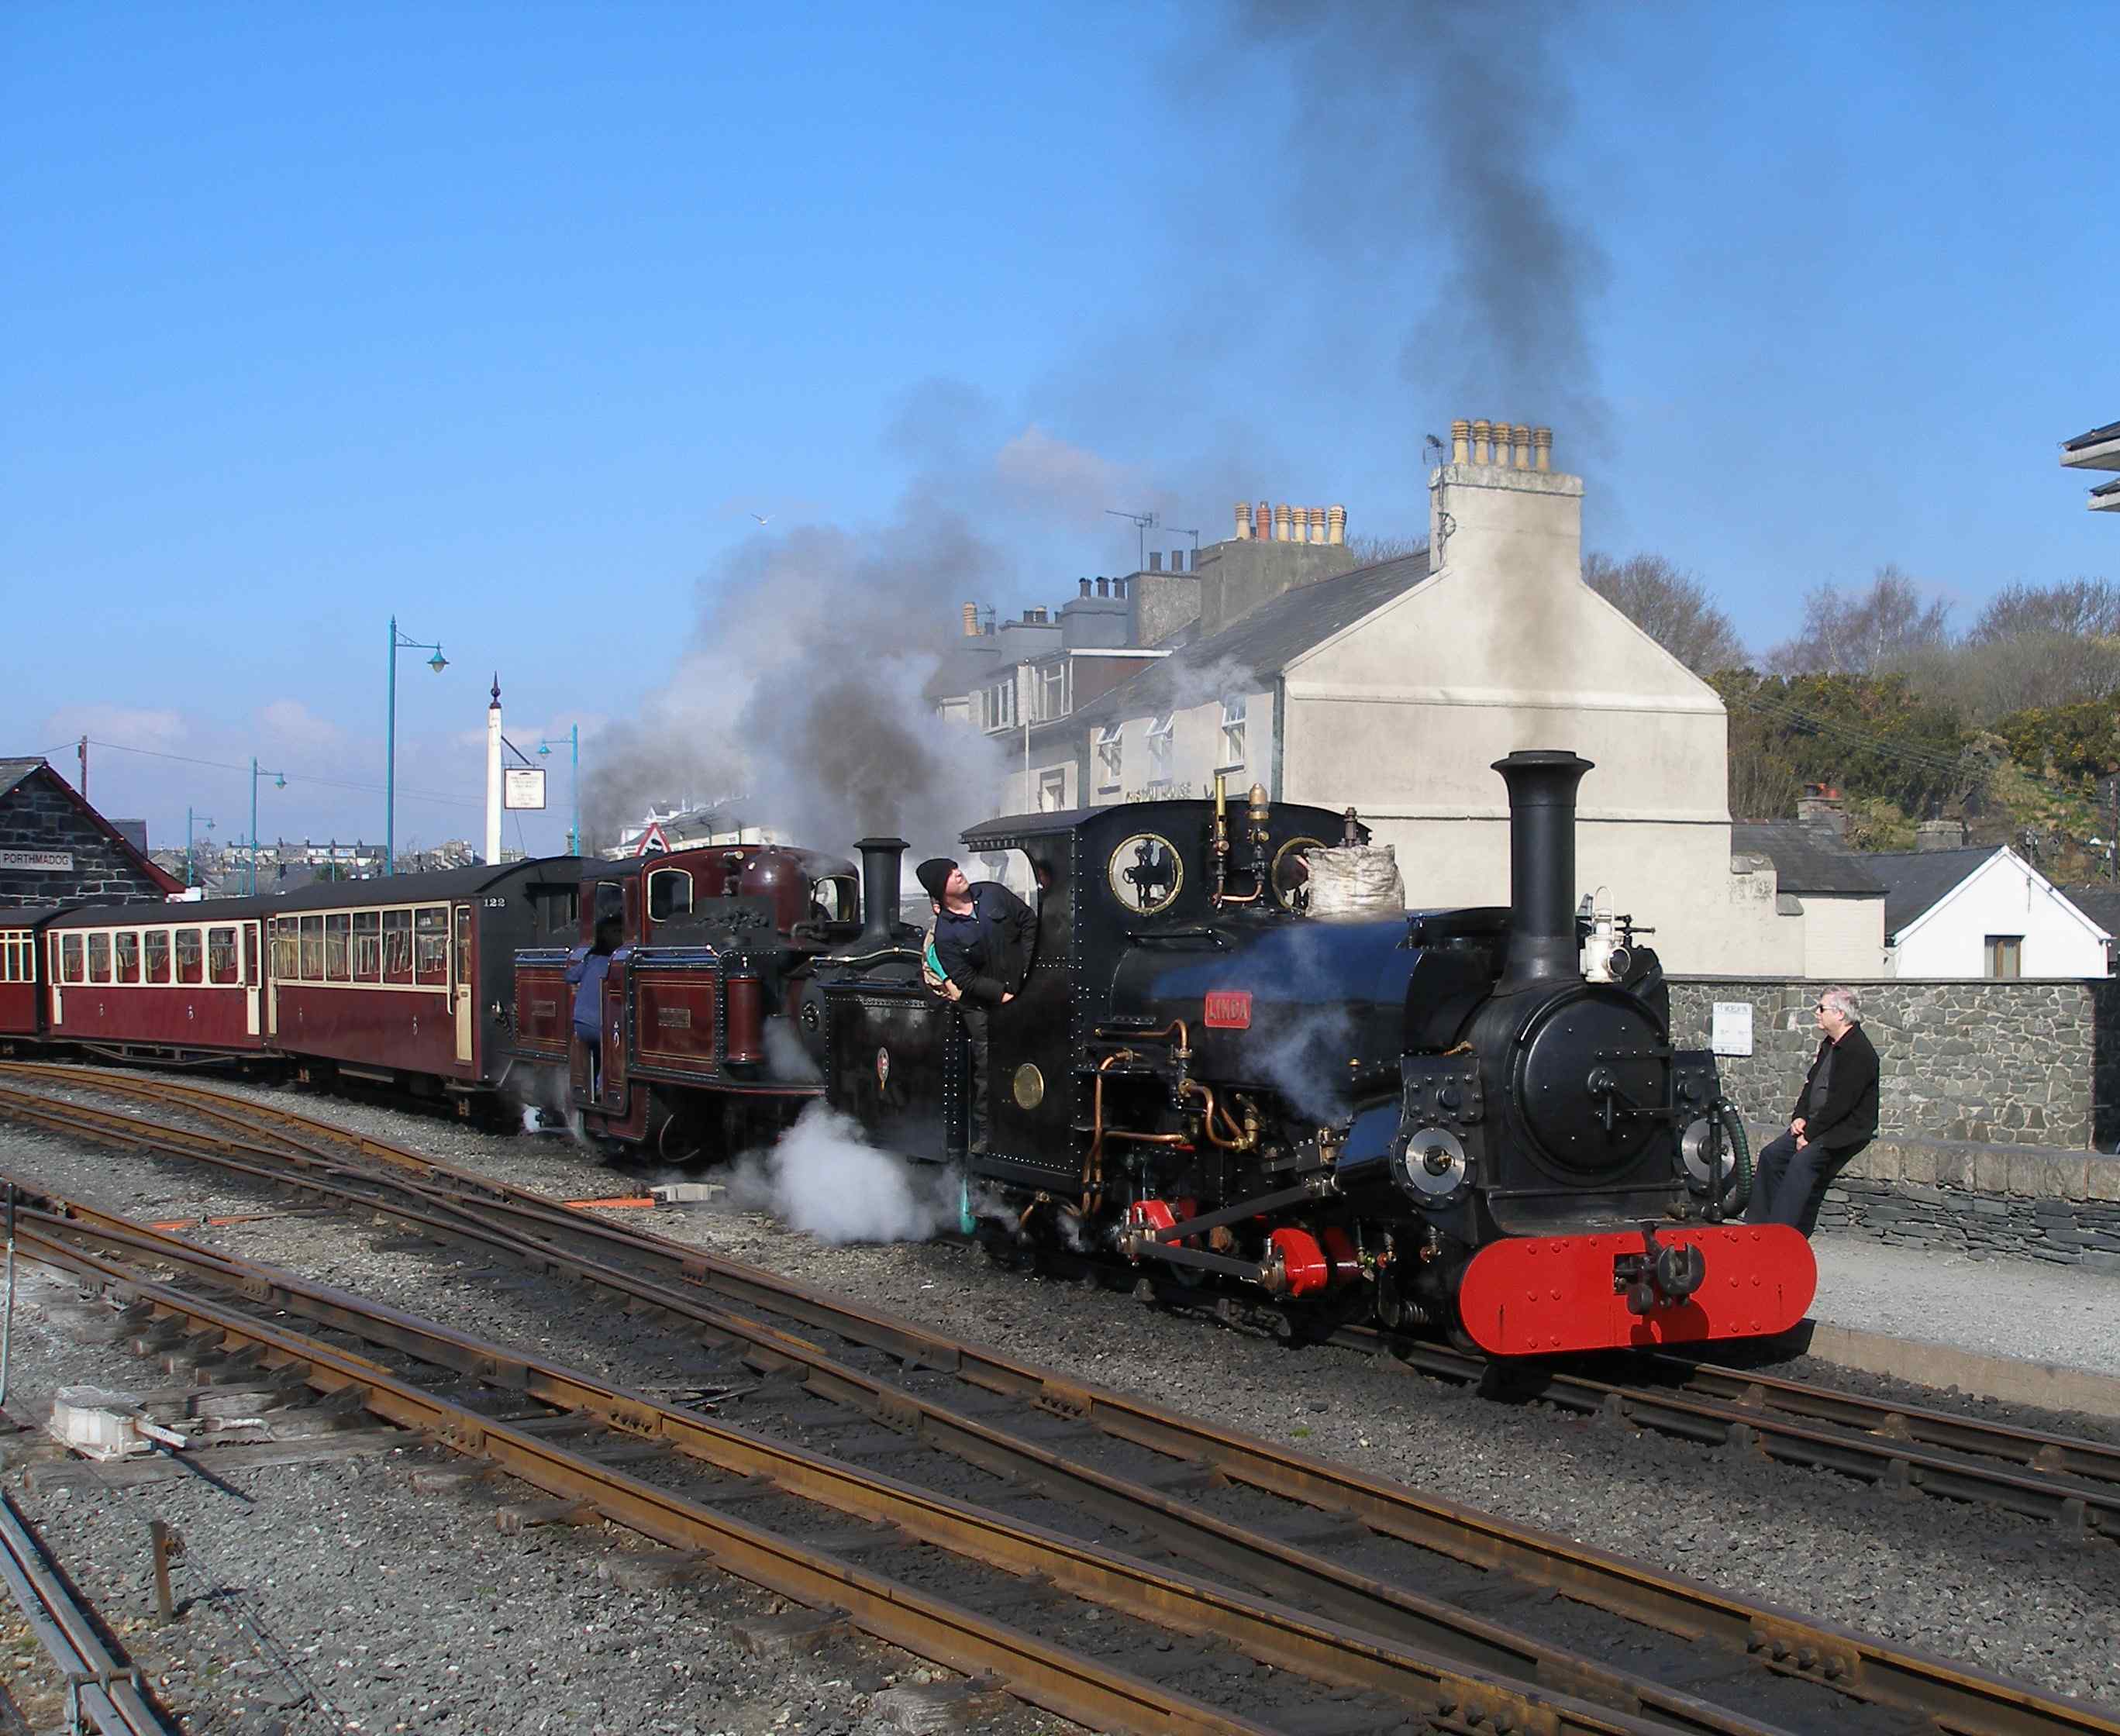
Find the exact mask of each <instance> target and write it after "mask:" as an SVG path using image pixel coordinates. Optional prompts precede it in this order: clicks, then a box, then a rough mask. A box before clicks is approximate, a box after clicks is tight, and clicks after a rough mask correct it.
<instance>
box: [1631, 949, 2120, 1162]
mask: <svg viewBox="0 0 2120 1736" xmlns="http://www.w3.org/2000/svg"><path fill="white" fill-rule="evenodd" d="M1825 986H1826V985H1825V984H1824V983H1821V982H1806V981H1801V980H1798V981H1786V980H1778V979H1768V978H1763V977H1673V978H1671V1025H1672V1037H1673V1040H1674V1041H1675V1042H1677V1043H1678V1044H1679V1045H1680V1046H1681V1047H1686V1048H1705V1047H1708V1042H1709V1024H1710V1021H1711V1019H1712V1017H1713V1005H1714V1003H1715V1002H1717V1001H1718V1000H1721V1001H1736V1000H1741V1001H1745V1002H1747V1003H1748V1004H1749V1005H1750V1006H1751V1009H1752V1053H1751V1054H1750V1055H1749V1056H1721V1057H1719V1061H1720V1065H1721V1067H1722V1083H1723V1089H1724V1090H1725V1091H1727V1093H1729V1095H1730V1097H1731V1098H1732V1100H1733V1101H1734V1102H1737V1103H1738V1104H1740V1105H1741V1107H1742V1108H1743V1110H1744V1112H1745V1115H1746V1119H1747V1120H1749V1121H1767V1122H1772V1121H1776V1120H1778V1118H1779V1116H1781V1115H1782V1113H1783V1112H1784V1111H1785V1110H1786V1109H1787V1108H1788V1106H1789V1105H1790V1104H1791V1103H1792V1102H1794V1101H1795V1098H1796V1094H1797V1090H1798V1089H1799V1088H1801V1087H1802V1084H1803V1076H1804V1071H1805V1070H1806V1068H1807V1067H1808V1066H1809V1065H1811V1056H1812V1055H1813V1054H1814V1053H1815V1051H1816V1050H1817V1047H1818V1028H1817V1026H1816V1024H1815V1022H1814V1020H1813V1019H1812V1016H1811V1009H1812V1008H1813V1007H1814V1006H1815V1005H1817V1001H1818V994H1819V991H1820V989H1821V988H1824V987H1825ZM1847 986H1848V987H1849V988H1851V989H1853V991H1855V992H1856V994H1857V996H1860V997H1861V1000H1862V1027H1863V1029H1864V1030H1865V1031H1866V1032H1867V1033H1868V1034H1869V1037H1870V1040H1871V1042H1873V1043H1874V1044H1876V1049H1877V1057H1878V1062H1879V1068H1880V1072H1879V1081H1878V1092H1879V1103H1878V1111H1879V1121H1880V1132H1881V1134H1883V1135H1886V1136H1888V1137H1889V1136H1892V1135H1898V1136H1901V1137H1903V1138H1911V1139H1923V1140H1948V1141H1958V1142H1966V1143H1970V1144H1982V1145H2007V1146H2037V1147H2061V1148H2063V1149H2071V1150H2073V1151H2074V1152H2075V1153H2079V1154H2080V1153H2083V1152H2084V1151H2085V1150H2086V1149H2088V1148H2089V1146H2090V1144H2091V1143H2092V1140H2093V1137H2094V1134H2096V1135H2104V1138H2103V1140H2102V1143H2105V1144H2111V1143H2112V1138H2111V1136H2110V1132H2109V1131H2108V1129H2107V1126H2106V1123H2107V1122H2108V1121H2113V1120H2115V1119H2120V1117H2116V1116H2114V1115H2113V1111H2112V1110H2111V1109H2110V1107H2108V1106H2109V1105H2111V1104H2112V1103H2113V1102H2114V1099H2115V1096H2116V1094H2120V1062H2115V1061H2114V1060H2113V1055H2112V1051H2113V1050H2114V1049H2115V1048H2116V1047H2120V1044H2116V1042H2115V1041H2114V1033H2115V1032H2116V1030H2120V993H2116V991H2115V987H2114V985H2113V984H2111V983H2109V982H2095V983H2093V982H2085V981H2083V980H2081V979H2079V978H2073V977H2071V978H2065V979H2061V980H2057V981H2029V980H2020V981H2016V982H1996V981H1987V980H1982V979H1978V978H1976V979H1972V980H1962V981H1940V980H1920V981H1910V980H1906V979H1902V978H1897V977H1885V978H1873V979H1871V980H1868V981H1864V982H1849V983H1848V984H1847ZM2101 1079H2103V1080H2104V1081H2105V1082H2106V1084H2107V1088H2106V1089H2104V1090H2101V1089H2099V1083H2100V1081H2101ZM2116 1131H2120V1130H2116ZM2079 1161H2080V1158H2079Z"/></svg>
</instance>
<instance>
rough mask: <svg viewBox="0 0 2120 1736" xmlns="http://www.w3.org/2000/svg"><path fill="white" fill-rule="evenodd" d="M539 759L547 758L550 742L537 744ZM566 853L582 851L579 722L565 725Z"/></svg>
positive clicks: (544, 741) (550, 748)
mask: <svg viewBox="0 0 2120 1736" xmlns="http://www.w3.org/2000/svg"><path fill="white" fill-rule="evenodd" d="M537 754H538V757H539V758H540V759H550V758H551V755H552V744H551V742H550V741H549V740H541V741H539V742H538V744H537ZM567 805H568V809H569V819H568V825H567V854H568V855H570V856H579V855H580V854H581V853H582V726H581V725H580V724H579V723H574V724H570V725H569V726H568V727H567Z"/></svg>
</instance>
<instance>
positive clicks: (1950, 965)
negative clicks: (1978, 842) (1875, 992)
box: [1861, 844, 2112, 977]
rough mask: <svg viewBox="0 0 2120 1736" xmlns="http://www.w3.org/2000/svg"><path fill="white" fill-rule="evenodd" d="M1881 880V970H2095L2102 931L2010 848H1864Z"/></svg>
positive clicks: (2044, 973)
mask: <svg viewBox="0 0 2120 1736" xmlns="http://www.w3.org/2000/svg"><path fill="white" fill-rule="evenodd" d="M1861 861H1862V864H1863V866H1865V867H1867V869H1868V870H1870V872H1871V873H1872V874H1874V875H1876V877H1877V878H1878V879H1879V880H1882V881H1883V882H1884V883H1885V939H1886V944H1887V945H1888V947H1889V949H1890V951H1889V953H1888V957H1889V958H1890V961H1891V974H1893V975H1894V976H1898V977H2103V976H2104V975H2105V974H2106V942H2107V941H2108V940H2110V939H2111V938H2112V936H2111V935H2108V933H2107V932H2106V931H2105V930H2104V929H2102V928H2100V927H2099V926H2098V924H2097V923H2095V922H2094V921H2092V920H2091V919H2090V917H2087V916H2085V914H2084V913H2083V912H2082V911H2080V910H2079V909H2077V908H2076V906H2075V905H2074V904H2072V903H2070V902H2069V900H2068V898H2067V895H2066V894H2063V893H2062V891H2061V890H2060V889H2058V888H2057V887H2056V886H2055V885H2054V884H2053V882H2052V881H2050V880H2048V879H2047V877H2046V876H2045V875H2043V874H2041V873H2040V872H2039V870H2038V869H2036V868H2034V867H2033V866H2032V865H2031V864H2030V863H2029V862H2028V861H2025V859H2024V858H2023V857H2022V856H2019V855H2018V854H2017V853H2016V852H2015V851H2013V850H2010V849H2008V848H2006V847H2003V846H2001V845H2000V844H1997V845H1993V846H1990V847H1986V848H1972V849H1960V850H1914V851H1907V852H1889V853H1874V854H1865V855H1864V856H1862V858H1861Z"/></svg>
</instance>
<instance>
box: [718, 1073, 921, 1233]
mask: <svg viewBox="0 0 2120 1736" xmlns="http://www.w3.org/2000/svg"><path fill="white" fill-rule="evenodd" d="M958 1195H959V1181H958V1178H957V1177H956V1175H955V1172H952V1171H949V1170H944V1169H937V1168H933V1167H928V1166H924V1165H923V1166H921V1167H918V1168H916V1167H914V1166H913V1165H911V1164H909V1163H905V1162H904V1160H903V1159H902V1158H895V1157H892V1156H890V1155H889V1154H888V1153H884V1152H881V1151H878V1150H877V1149H876V1148H875V1147H874V1146H872V1145H871V1144H867V1142H866V1141H865V1140H863V1139H862V1135H861V1129H860V1128H859V1127H858V1126H856V1125H855V1124H854V1122H853V1121H851V1120H850V1119H849V1118H848V1117H847V1116H844V1115H841V1114H840V1113H839V1112H838V1111H837V1110H835V1109H831V1108H828V1107H826V1106H825V1105H824V1104H823V1103H812V1104H811V1106H810V1107H808V1108H807V1109H805V1110H804V1111H803V1112H802V1116H801V1118H800V1119H799V1120H798V1121H797V1122H796V1123H795V1125H794V1126H793V1127H791V1128H789V1129H788V1131H787V1132H786V1133H784V1134H783V1135H781V1136H780V1140H779V1144H776V1145H775V1146H774V1148H773V1149H772V1150H770V1151H768V1152H750V1153H746V1154H745V1155H744V1156H743V1157H742V1158H739V1159H738V1160H737V1165H736V1167H735V1169H734V1170H733V1171H732V1172H731V1174H730V1176H729V1199H730V1201H731V1202H732V1204H734V1205H737V1206H740V1207H742V1208H743V1209H745V1210H746V1211H768V1212H770V1213H772V1214H773V1215H774V1217H776V1218H779V1219H780V1221H781V1222H782V1223H785V1224H786V1225H787V1226H788V1228H790V1229H795V1230H801V1231H802V1232H805V1233H807V1234H809V1235H811V1236H815V1237H816V1238H817V1239H818V1240H819V1241H821V1242H831V1243H833V1244H834V1245H835V1246H838V1245H840V1244H843V1243H846V1242H924V1241H925V1240H926V1239H927V1238H928V1237H930V1236H932V1235H934V1234H935V1233H936V1232H937V1231H940V1230H943V1229H946V1228H951V1226H953V1225H954V1224H955V1223H956V1221H957V1211H958Z"/></svg>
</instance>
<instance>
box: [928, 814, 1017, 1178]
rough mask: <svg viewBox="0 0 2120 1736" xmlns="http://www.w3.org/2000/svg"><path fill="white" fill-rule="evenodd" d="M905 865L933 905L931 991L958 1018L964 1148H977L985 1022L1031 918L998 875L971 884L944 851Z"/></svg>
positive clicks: (1004, 996)
mask: <svg viewBox="0 0 2120 1736" xmlns="http://www.w3.org/2000/svg"><path fill="white" fill-rule="evenodd" d="M913 872H914V878H915V879H916V880H918V881H919V882H920V884H921V888H922V889H923V891H925V892H926V893H927V894H928V898H929V900H930V902H932V904H933V905H934V907H935V939H934V951H935V960H936V964H937V968H939V970H940V972H941V976H942V978H943V982H944V984H945V985H946V986H944V987H943V988H941V990H940V991H939V992H941V994H942V995H943V996H944V998H945V999H946V1000H955V1002H956V1003H957V1010H958V1012H959V1013H960V1014H961V1015H962V1017H963V1019H964V1021H965V1051H966V1056H967V1058H968V1059H969V1061H970V1063H971V1075H972V1076H971V1079H970V1080H969V1084H970V1087H971V1090H970V1116H969V1120H970V1127H969V1134H970V1142H971V1149H973V1150H974V1151H984V1150H985V1149H987V1039H988V1033H987V1021H988V1018H989V1017H990V1016H991V1014H993V1010H994V1009H995V1008H996V1007H997V1006H1005V1005H1007V1004H1008V1003H1009V1002H1010V1001H1011V1000H1015V999H1016V995H1015V991H1013V990H1012V989H1011V987H1010V986H1009V983H1010V980H1011V977H1010V973H1011V972H1013V971H1015V970H1017V969H1019V968H1020V966H1021V964H1022V962H1023V960H1025V959H1027V958H1028V957H1029V956H1030V943H1031V938H1032V936H1033V935H1034V934H1035V932H1036V931H1037V926H1038V918H1037V917H1036V915H1035V914H1034V913H1033V912H1032V910H1031V908H1030V906H1029V905H1028V904H1026V903H1024V902H1023V900H1022V899H1020V898H1018V897H1016V894H1014V893H1012V892H1011V891H1010V890H1009V889H1008V888H1007V887H1006V886H1004V885H1002V884H1001V882H1000V881H998V880H981V881H980V882H979V884H976V885H974V884H972V883H971V882H970V881H969V880H966V879H965V870H963V869H961V868H960V867H959V866H957V865H956V863H955V861H952V860H951V858H950V857H948V856H930V857H929V858H928V860H927V861H924V862H923V863H922V864H921V865H920V866H918V868H916V869H914V870H913ZM951 991H955V992H954V993H952V992H951Z"/></svg>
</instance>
